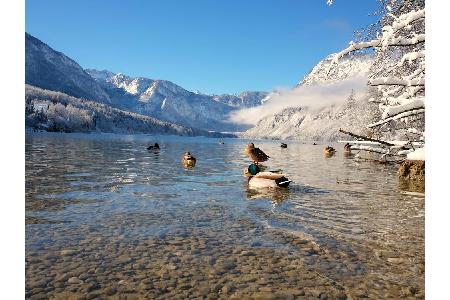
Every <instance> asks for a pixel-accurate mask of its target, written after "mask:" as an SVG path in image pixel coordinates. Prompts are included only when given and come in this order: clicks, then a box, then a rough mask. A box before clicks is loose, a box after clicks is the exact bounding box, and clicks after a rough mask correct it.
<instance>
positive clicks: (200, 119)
mask: <svg viewBox="0 0 450 300" xmlns="http://www.w3.org/2000/svg"><path fill="white" fill-rule="evenodd" d="M25 42H26V44H25V49H26V56H25V61H26V68H25V69H26V80H25V83H26V84H30V85H32V86H36V87H39V88H43V89H47V90H52V91H57V92H63V93H66V94H68V95H70V96H74V97H76V98H84V99H87V100H92V101H96V102H100V103H106V104H109V105H111V106H112V107H115V108H118V109H121V110H125V111H130V112H133V113H137V114H141V115H145V116H149V117H153V118H157V119H160V120H163V121H168V122H172V123H177V124H180V125H183V126H187V127H191V128H198V129H201V130H207V131H242V130H245V129H248V128H249V126H247V125H242V124H236V123H232V122H229V121H228V114H229V113H230V112H232V111H234V110H236V109H239V108H240V107H251V106H254V105H258V104H260V103H261V100H262V99H263V98H264V97H265V96H266V93H264V92H244V93H242V94H240V95H237V96H236V95H220V96H214V95H205V94H201V93H198V92H190V91H187V90H186V89H184V88H182V87H180V86H178V85H176V84H175V83H173V82H170V81H166V80H153V79H149V78H144V77H130V76H127V75H124V74H121V73H118V74H116V73H113V72H110V71H107V70H103V71H98V70H95V69H89V70H84V69H83V68H82V67H81V66H80V65H78V64H77V63H76V62H75V61H74V60H72V59H70V58H69V57H67V56H66V55H64V54H63V53H61V52H58V51H55V50H53V49H52V48H50V47H49V46H48V45H46V44H45V43H43V42H41V41H40V40H38V39H37V38H35V37H33V36H31V35H29V34H27V33H26V34H25Z"/></svg>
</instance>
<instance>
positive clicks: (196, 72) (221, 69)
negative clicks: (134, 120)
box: [25, 0, 377, 94]
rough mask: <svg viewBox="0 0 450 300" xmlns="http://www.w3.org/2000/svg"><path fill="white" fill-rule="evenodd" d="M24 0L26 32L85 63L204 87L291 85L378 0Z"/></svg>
mask: <svg viewBox="0 0 450 300" xmlns="http://www.w3.org/2000/svg"><path fill="white" fill-rule="evenodd" d="M334 2H335V3H334V4H333V5H332V6H327V5H326V0H312V1H304V0H276V1H275V0H247V1H244V0H226V1H225V0H190V1H189V0H159V1H156V0H151V1H144V0H142V1H137V0H130V1H120V0H94V1H93V0H77V1H75V0H71V1H69V0H64V1H61V0H26V3H25V10H26V14H25V19H26V24H25V27H26V31H27V32H28V33H30V34H32V35H34V36H35V37H37V38H39V39H40V40H42V41H43V42H45V43H46V44H48V45H49V46H51V47H52V48H54V49H56V50H58V51H61V52H63V53H64V54H66V55H68V56H69V57H71V58H73V59H74V60H75V61H77V62H78V63H79V64H80V65H81V66H82V67H84V68H96V69H107V70H111V71H113V72H122V73H124V74H127V75H130V76H143V77H148V78H152V79H166V80H170V81H173V82H175V83H177V84H179V85H181V86H182V87H184V88H186V89H188V90H191V91H194V90H199V91H201V92H203V93H208V94H221V93H239V92H241V91H245V90H272V89H273V88H278V87H291V86H293V85H295V84H296V83H297V82H298V81H299V80H300V79H301V78H302V77H303V76H304V75H305V74H306V73H307V72H308V71H309V70H310V69H311V68H312V67H313V66H314V65H315V64H316V63H318V62H319V61H320V60H321V59H322V58H324V57H325V56H327V55H328V54H330V53H332V52H336V51H338V50H340V49H342V48H343V47H346V46H347V44H348V42H349V41H350V40H352V35H353V32H354V31H355V30H357V29H359V28H361V27H364V26H365V25H367V24H370V23H372V22H374V21H375V20H376V18H375V17H370V16H368V15H369V14H370V13H372V12H374V11H375V10H376V8H377V1H376V0H354V1H350V0H336V1H334Z"/></svg>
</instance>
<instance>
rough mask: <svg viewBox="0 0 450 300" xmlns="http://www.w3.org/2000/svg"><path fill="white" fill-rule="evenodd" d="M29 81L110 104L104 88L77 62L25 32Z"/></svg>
mask: <svg viewBox="0 0 450 300" xmlns="http://www.w3.org/2000/svg"><path fill="white" fill-rule="evenodd" d="M25 83H27V84H31V85H34V86H39V87H41V88H44V89H49V90H54V91H61V92H64V93H67V94H69V95H72V96H74V97H79V98H86V99H90V100H95V101H98V102H103V103H109V102H110V99H109V96H108V95H107V94H106V93H105V91H104V90H103V89H102V87H101V86H100V85H99V84H98V82H97V81H95V80H94V79H93V78H92V77H91V76H89V74H87V73H86V72H85V71H84V70H83V68H82V67H81V66H80V65H78V64H77V63H76V62H75V61H73V60H72V59H70V58H69V57H67V56H65V55H64V54H62V53H61V52H57V51H55V50H53V49H52V48H50V47H49V46H48V45H46V44H44V43H43V42H41V41H40V40H38V39H37V38H35V37H33V36H31V35H29V34H28V33H25Z"/></svg>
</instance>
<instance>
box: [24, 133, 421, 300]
mask: <svg viewBox="0 0 450 300" xmlns="http://www.w3.org/2000/svg"><path fill="white" fill-rule="evenodd" d="M154 142H158V143H159V145H160V146H161V150H159V151H148V150H147V149H146V147H147V146H148V145H150V144H153V143H154ZM224 142H225V143H224V144H219V140H218V139H208V138H188V137H171V136H148V135H136V136H131V135H130V136H127V135H97V134H42V133H41V134H39V133H35V134H29V135H27V136H26V151H25V154H26V201H25V209H26V211H25V216H26V220H25V222H26V232H25V233H26V249H25V250H26V251H25V259H26V261H25V266H26V267H25V268H26V269H25V272H26V290H25V295H26V298H28V299H106V298H111V299H322V300H323V299H359V298H370V299H399V298H402V299H423V298H424V297H425V294H424V293H425V290H424V281H425V275H424V270H425V255H424V252H425V249H424V248H425V244H424V219H425V198H424V195H423V193H421V192H422V191H420V190H415V189H414V188H412V187H411V186H410V185H409V184H408V183H404V182H399V179H398V175H397V173H396V172H397V169H396V166H394V165H388V164H378V163H373V162H367V161H358V160H356V159H354V158H352V157H344V156H343V151H342V150H341V148H342V145H340V144H334V145H333V146H334V147H335V148H336V149H338V151H337V153H336V154H335V155H334V156H333V157H329V158H326V157H324V156H323V152H322V150H323V148H324V145H316V146H313V145H311V144H307V143H305V144H303V143H300V142H289V141H288V142H287V144H288V148H287V149H282V148H280V144H279V142H278V141H263V140H261V141H252V142H254V143H255V145H256V146H257V147H260V148H261V149H263V150H264V151H265V152H266V153H267V154H268V155H269V156H270V160H269V161H268V162H267V163H264V164H265V165H267V166H268V167H269V169H274V170H275V169H282V170H283V171H284V173H285V174H286V175H287V177H288V178H289V179H290V180H292V183H291V185H290V188H289V189H287V190H285V189H280V190H251V189H248V187H247V181H246V178H245V177H244V176H243V169H244V168H246V167H247V166H248V164H249V163H250V161H249V160H248V158H246V157H245V155H244V153H243V149H244V146H245V144H246V143H247V142H249V141H247V140H241V139H225V140H224ZM340 150H341V151H340ZM185 151H190V152H191V153H192V154H193V155H194V156H195V157H196V158H197V164H196V166H195V167H194V168H192V169H185V168H184V167H183V166H182V164H181V156H182V154H183V153H184V152H185Z"/></svg>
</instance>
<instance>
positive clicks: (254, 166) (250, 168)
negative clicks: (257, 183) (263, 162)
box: [248, 164, 261, 176]
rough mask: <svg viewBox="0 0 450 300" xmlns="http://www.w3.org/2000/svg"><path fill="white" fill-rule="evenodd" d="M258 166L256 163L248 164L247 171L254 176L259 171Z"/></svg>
mask: <svg viewBox="0 0 450 300" xmlns="http://www.w3.org/2000/svg"><path fill="white" fill-rule="evenodd" d="M260 171H261V170H260V168H259V167H258V165H257V164H251V165H250V166H248V172H249V173H250V174H251V175H252V176H255V175H256V174H258V173H259V172H260Z"/></svg>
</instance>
